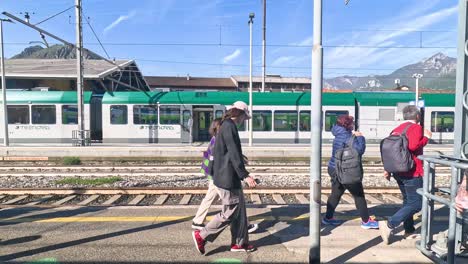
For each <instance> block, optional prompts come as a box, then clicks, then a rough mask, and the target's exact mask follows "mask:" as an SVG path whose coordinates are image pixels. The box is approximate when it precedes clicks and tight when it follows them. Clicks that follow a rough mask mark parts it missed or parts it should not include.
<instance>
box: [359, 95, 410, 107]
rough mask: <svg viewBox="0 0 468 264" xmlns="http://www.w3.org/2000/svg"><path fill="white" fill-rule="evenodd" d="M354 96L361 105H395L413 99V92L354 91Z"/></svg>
mask: <svg viewBox="0 0 468 264" xmlns="http://www.w3.org/2000/svg"><path fill="white" fill-rule="evenodd" d="M354 97H355V98H356V100H357V101H358V102H359V104H360V105H361V106H396V105H397V104H398V103H403V102H409V101H414V93H413V92H354Z"/></svg>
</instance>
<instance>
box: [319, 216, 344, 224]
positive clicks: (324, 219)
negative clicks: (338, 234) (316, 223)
mask: <svg viewBox="0 0 468 264" xmlns="http://www.w3.org/2000/svg"><path fill="white" fill-rule="evenodd" d="M322 224H324V225H334V226H337V225H340V224H341V221H339V220H336V219H335V218H330V219H329V218H327V217H324V218H322Z"/></svg>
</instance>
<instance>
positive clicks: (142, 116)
mask: <svg viewBox="0 0 468 264" xmlns="http://www.w3.org/2000/svg"><path fill="white" fill-rule="evenodd" d="M157 123H158V107H157V106H152V105H134V106H133V124H135V125H145V124H146V125H153V124H157Z"/></svg>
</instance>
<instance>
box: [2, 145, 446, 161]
mask: <svg viewBox="0 0 468 264" xmlns="http://www.w3.org/2000/svg"><path fill="white" fill-rule="evenodd" d="M242 148H243V152H244V154H245V155H246V156H248V157H250V158H262V157H266V158H268V157H277V158H283V157H287V158H308V157H310V148H309V145H305V144H296V145H285V144H270V145H266V144H255V145H254V146H252V147H249V146H247V145H244V146H243V147H242ZM205 150H206V144H205V143H203V144H192V145H189V144H185V145H184V144H134V145H129V144H112V145H109V144H95V145H92V146H87V147H72V146H71V145H70V144H41V145H39V144H14V145H13V146H10V147H1V148H0V156H3V157H66V156H78V157H116V158H118V157H185V158H190V157H196V158H199V157H200V156H201V153H202V152H203V151H205ZM331 151H332V148H331V145H330V144H324V145H323V146H322V155H323V156H324V157H329V156H330V154H331ZM452 152H453V146H452V145H429V146H427V147H426V148H425V154H427V155H438V154H444V155H451V153H452ZM364 157H371V158H372V157H380V150H379V145H377V144H368V145H367V148H366V153H365V154H364Z"/></svg>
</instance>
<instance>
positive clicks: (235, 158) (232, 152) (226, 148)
mask: <svg viewBox="0 0 468 264" xmlns="http://www.w3.org/2000/svg"><path fill="white" fill-rule="evenodd" d="M213 156H214V162H213V183H214V185H215V186H216V187H219V188H222V189H226V190H230V189H240V188H242V183H241V180H243V179H244V178H246V177H248V176H249V172H248V171H247V170H246V169H245V164H244V158H243V157H242V147H241V143H240V139H239V133H238V132H237V127H236V124H235V123H234V122H233V121H232V120H231V119H227V120H225V121H224V122H223V123H222V124H221V127H220V128H219V132H218V134H217V136H216V143H215V147H214V152H213Z"/></svg>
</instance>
